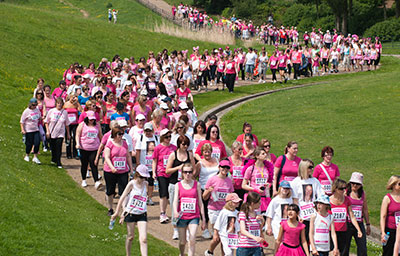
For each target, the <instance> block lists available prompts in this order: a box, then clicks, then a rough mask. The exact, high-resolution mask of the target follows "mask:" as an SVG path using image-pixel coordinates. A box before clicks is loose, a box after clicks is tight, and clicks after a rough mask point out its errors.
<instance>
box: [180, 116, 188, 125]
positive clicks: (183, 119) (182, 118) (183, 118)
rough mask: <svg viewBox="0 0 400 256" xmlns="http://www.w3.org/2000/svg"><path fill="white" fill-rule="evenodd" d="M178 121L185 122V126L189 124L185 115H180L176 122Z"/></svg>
mask: <svg viewBox="0 0 400 256" xmlns="http://www.w3.org/2000/svg"><path fill="white" fill-rule="evenodd" d="M179 120H182V121H183V122H185V124H186V125H187V124H188V123H189V117H188V116H187V115H181V116H180V117H179V119H178V121H179Z"/></svg>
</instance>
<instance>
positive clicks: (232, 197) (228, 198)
mask: <svg viewBox="0 0 400 256" xmlns="http://www.w3.org/2000/svg"><path fill="white" fill-rule="evenodd" d="M225 201H227V202H228V201H232V202H234V203H239V202H240V201H242V199H240V197H239V196H238V194H236V193H230V194H228V195H227V196H226V198H225Z"/></svg>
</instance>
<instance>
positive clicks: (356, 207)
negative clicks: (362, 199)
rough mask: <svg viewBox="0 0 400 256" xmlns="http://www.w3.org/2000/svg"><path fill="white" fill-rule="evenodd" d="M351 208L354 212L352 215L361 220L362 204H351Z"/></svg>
mask: <svg viewBox="0 0 400 256" xmlns="http://www.w3.org/2000/svg"><path fill="white" fill-rule="evenodd" d="M352 210H353V213H354V217H356V220H357V221H358V222H360V221H362V206H361V205H353V206H352Z"/></svg>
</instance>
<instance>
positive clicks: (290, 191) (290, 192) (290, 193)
mask: <svg viewBox="0 0 400 256" xmlns="http://www.w3.org/2000/svg"><path fill="white" fill-rule="evenodd" d="M282 190H283V188H282V187H279V188H278V194H279V195H280V194H281V192H282ZM291 196H292V190H291V189H289V193H288V195H287V197H285V198H290V197H291Z"/></svg>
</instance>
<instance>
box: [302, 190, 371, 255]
mask: <svg viewBox="0 0 400 256" xmlns="http://www.w3.org/2000/svg"><path fill="white" fill-rule="evenodd" d="M315 208H316V210H317V212H316V213H315V214H313V215H312V216H311V218H310V249H311V253H312V254H313V255H319V256H328V255H329V251H330V239H329V230H330V231H331V237H332V241H333V245H334V249H333V255H335V256H336V255H339V250H338V247H337V238H336V233H335V225H334V223H333V217H332V214H329V213H328V210H330V208H331V207H330V203H329V197H328V196H327V195H320V196H319V197H318V198H317V199H316V200H315ZM365 255H366V254H365Z"/></svg>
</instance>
